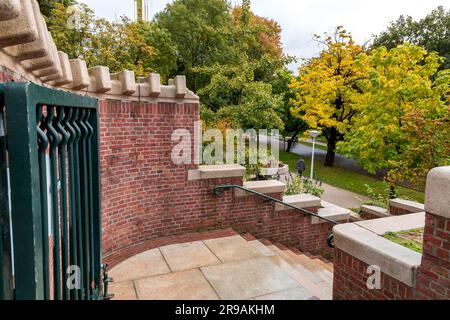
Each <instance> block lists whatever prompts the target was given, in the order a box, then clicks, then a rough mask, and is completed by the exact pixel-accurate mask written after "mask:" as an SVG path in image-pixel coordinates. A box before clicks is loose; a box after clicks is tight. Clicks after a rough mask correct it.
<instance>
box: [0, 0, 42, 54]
mask: <svg viewBox="0 0 450 320" xmlns="http://www.w3.org/2000/svg"><path fill="white" fill-rule="evenodd" d="M31 4H32V6H33V13H34V18H35V21H36V26H37V31H38V34H37V37H36V39H35V40H34V41H32V42H29V43H23V44H19V45H16V46H11V47H7V48H4V49H3V51H5V53H6V54H8V55H10V56H12V57H14V58H16V59H17V60H18V61H23V60H27V59H35V58H41V57H45V56H47V55H49V54H50V48H49V43H48V39H47V24H46V23H45V21H44V18H43V17H42V15H41V12H40V10H39V4H38V3H37V1H36V0H32V1H31Z"/></svg>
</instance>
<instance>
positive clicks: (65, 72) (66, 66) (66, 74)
mask: <svg viewBox="0 0 450 320" xmlns="http://www.w3.org/2000/svg"><path fill="white" fill-rule="evenodd" d="M58 56H59V62H60V63H61V70H62V77H61V78H60V79H58V80H56V81H54V82H53V83H51V85H54V86H63V85H67V84H70V83H72V82H73V76H72V69H71V68H70V60H69V56H68V55H67V53H65V52H62V51H58Z"/></svg>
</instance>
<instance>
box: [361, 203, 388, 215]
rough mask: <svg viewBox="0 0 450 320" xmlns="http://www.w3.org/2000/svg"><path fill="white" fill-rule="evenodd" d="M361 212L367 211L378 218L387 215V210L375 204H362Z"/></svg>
mask: <svg viewBox="0 0 450 320" xmlns="http://www.w3.org/2000/svg"><path fill="white" fill-rule="evenodd" d="M361 212H364V213H369V214H372V215H374V216H377V217H380V218H386V217H388V216H389V213H388V210H387V209H385V208H381V207H377V206H369V205H362V206H361Z"/></svg>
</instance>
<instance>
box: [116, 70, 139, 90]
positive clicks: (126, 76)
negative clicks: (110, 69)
mask: <svg viewBox="0 0 450 320" xmlns="http://www.w3.org/2000/svg"><path fill="white" fill-rule="evenodd" d="M111 80H112V81H111V83H112V89H111V92H110V94H114V95H125V96H129V95H132V94H133V93H135V92H136V89H137V87H136V80H135V77H134V72H133V71H129V70H124V71H121V72H118V73H113V74H111Z"/></svg>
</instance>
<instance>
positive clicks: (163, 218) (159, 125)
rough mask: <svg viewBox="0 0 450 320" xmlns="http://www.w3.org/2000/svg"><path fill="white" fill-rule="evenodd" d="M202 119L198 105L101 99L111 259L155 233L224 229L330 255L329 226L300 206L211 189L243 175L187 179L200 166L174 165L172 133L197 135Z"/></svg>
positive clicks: (155, 236)
mask: <svg viewBox="0 0 450 320" xmlns="http://www.w3.org/2000/svg"><path fill="white" fill-rule="evenodd" d="M198 120H199V107H198V105H197V104H175V103H159V104H149V103H137V102H136V103H131V102H128V103H121V102H120V101H102V102H101V107H100V131H101V132H100V139H101V151H100V153H101V167H102V172H101V173H102V175H101V180H102V198H103V199H102V204H103V205H102V210H103V213H102V215H103V250H104V256H105V257H107V258H108V257H111V259H107V260H109V262H111V261H113V260H114V261H117V260H118V259H117V257H118V256H121V252H122V251H123V252H124V254H125V252H127V250H128V249H129V248H130V247H134V246H137V245H138V246H139V245H141V244H144V243H146V242H152V241H154V240H155V239H158V238H164V237H170V236H177V235H183V234H187V233H191V232H200V231H207V230H217V229H224V228H233V229H234V230H236V231H237V232H241V233H244V232H249V233H252V234H253V235H255V236H256V237H258V238H267V239H268V240H270V241H273V242H280V243H282V244H284V245H287V246H293V247H297V248H298V249H300V250H302V251H307V252H311V253H313V254H320V253H322V252H324V253H328V254H329V253H330V251H329V250H328V249H326V238H327V236H328V233H329V231H330V230H331V226H330V225H328V224H319V225H311V223H310V218H309V217H304V216H303V215H301V214H299V213H298V212H295V211H280V212H275V205H274V204H273V203H265V202H264V201H263V200H262V199H260V198H256V197H254V196H245V197H235V196H234V192H232V191H226V192H224V193H223V194H222V195H220V196H214V195H213V194H212V192H211V191H212V189H213V187H214V186H216V185H219V184H235V185H242V184H243V181H242V178H226V179H213V180H198V181H188V179H187V176H188V171H189V170H191V169H196V168H197V166H196V165H188V166H177V165H175V164H173V163H172V161H171V157H170V156H171V151H172V148H173V146H174V143H172V142H171V135H172V132H173V131H174V130H175V129H180V128H186V129H188V130H190V131H191V132H194V131H193V130H194V121H198ZM271 196H273V197H275V198H278V199H281V197H282V195H281V194H272V195H271ZM312 210H316V208H312ZM141 247H145V245H141ZM113 257H115V258H114V259H113Z"/></svg>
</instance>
